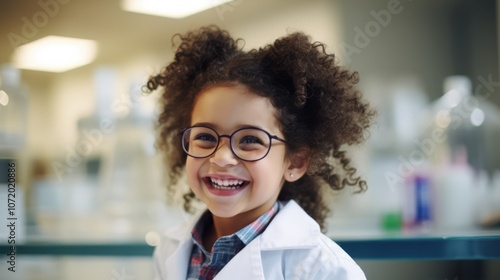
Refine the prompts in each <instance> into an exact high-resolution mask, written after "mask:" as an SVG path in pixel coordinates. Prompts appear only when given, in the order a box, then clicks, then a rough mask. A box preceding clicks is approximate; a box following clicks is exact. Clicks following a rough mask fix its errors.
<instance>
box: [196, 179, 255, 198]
mask: <svg viewBox="0 0 500 280" xmlns="http://www.w3.org/2000/svg"><path fill="white" fill-rule="evenodd" d="M205 185H206V186H207V189H208V191H209V192H210V193H212V194H214V195H217V196H231V195H235V194H237V193H239V192H241V191H242V190H243V189H245V188H246V186H247V185H248V183H245V184H244V185H243V186H242V187H240V188H237V189H234V190H220V189H216V188H214V187H212V184H211V183H210V182H209V181H206V180H205Z"/></svg>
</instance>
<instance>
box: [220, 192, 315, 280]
mask: <svg viewBox="0 0 500 280" xmlns="http://www.w3.org/2000/svg"><path fill="white" fill-rule="evenodd" d="M290 218H293V220H291V219H290ZM320 234H321V231H320V228H319V225H318V224H317V223H316V222H315V221H314V220H313V219H312V218H311V217H309V216H308V215H307V214H306V212H305V211H304V210H303V209H302V208H301V207H300V206H299V205H298V204H297V203H296V202H295V201H293V200H291V201H289V202H288V203H286V205H285V207H283V208H282V209H281V210H280V211H279V212H278V214H276V216H275V217H274V219H273V220H272V221H271V223H270V224H269V226H268V227H267V229H266V230H265V231H264V232H263V233H262V234H261V235H260V236H257V237H256V238H255V239H254V240H253V241H252V242H250V244H248V245H247V246H245V248H243V249H242V250H241V251H240V252H239V253H238V254H236V256H234V257H233V259H231V261H230V262H229V263H227V265H226V266H225V267H224V268H223V269H222V270H221V271H220V272H219V273H218V274H217V276H216V277H215V279H234V278H235V275H238V276H237V278H238V279H239V280H255V279H265V277H264V270H263V263H262V262H263V261H262V254H261V252H262V251H271V250H293V249H310V248H313V247H314V246H315V245H316V244H315V242H317V237H318V235H320Z"/></svg>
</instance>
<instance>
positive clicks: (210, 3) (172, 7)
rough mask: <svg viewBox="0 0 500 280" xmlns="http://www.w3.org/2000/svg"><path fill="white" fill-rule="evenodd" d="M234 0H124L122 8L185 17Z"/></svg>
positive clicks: (172, 16)
mask: <svg viewBox="0 0 500 280" xmlns="http://www.w3.org/2000/svg"><path fill="white" fill-rule="evenodd" d="M231 1H232V0H184V1H180V0H163V1H161V0H122V3H121V6H122V9H123V10H125V11H129V12H134V13H141V14H148V15H155V16H161V17H169V18H183V17H187V16H190V15H193V14H196V13H199V12H201V11H204V10H208V9H210V8H213V7H216V6H219V5H221V4H224V3H227V2H231Z"/></svg>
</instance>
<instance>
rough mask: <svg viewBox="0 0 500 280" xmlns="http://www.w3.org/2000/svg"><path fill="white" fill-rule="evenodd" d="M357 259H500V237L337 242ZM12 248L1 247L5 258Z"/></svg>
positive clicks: (94, 247) (100, 252) (78, 247)
mask: <svg viewBox="0 0 500 280" xmlns="http://www.w3.org/2000/svg"><path fill="white" fill-rule="evenodd" d="M335 241H336V242H337V244H339V245H340V246H341V247H342V248H343V249H344V250H345V251H346V252H347V253H348V254H349V255H350V256H351V257H352V258H354V259H357V260H491V259H500V235H484V236H458V237H446V236H441V237H438V236H433V237H401V238H372V239H352V240H346V239H344V240H342V239H335ZM9 247H10V246H9V245H7V244H1V245H0V251H1V254H2V255H5V254H6V253H7V251H8V250H9ZM153 250H154V247H153V246H150V245H148V244H146V243H145V242H138V241H134V242H121V243H114V242H107V243H98V242H92V243H90V242H89V243H86V242H78V243H59V242H28V243H25V244H21V245H17V246H16V255H32V256H33V255H35V256H53V257H59V256H61V257H63V256H93V257H109V256H121V257H151V256H152V254H153Z"/></svg>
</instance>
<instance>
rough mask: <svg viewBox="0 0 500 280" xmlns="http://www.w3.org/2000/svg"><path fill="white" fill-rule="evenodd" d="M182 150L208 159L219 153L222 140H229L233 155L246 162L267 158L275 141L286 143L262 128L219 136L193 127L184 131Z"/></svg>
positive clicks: (191, 155) (206, 128)
mask: <svg viewBox="0 0 500 280" xmlns="http://www.w3.org/2000/svg"><path fill="white" fill-rule="evenodd" d="M181 135H182V149H183V150H184V152H186V154H187V155H188V156H190V157H194V158H206V157H209V156H211V155H213V154H214V153H215V151H217V149H218V147H219V144H220V139H221V138H223V137H226V138H228V139H229V143H230V147H231V151H232V152H233V154H234V155H235V156H236V157H237V158H239V159H241V160H244V161H258V160H261V159H263V158H264V157H266V156H267V154H268V153H269V151H270V150H271V142H272V140H273V139H276V140H278V141H281V142H283V143H286V141H285V140H284V139H282V138H279V137H278V136H276V135H271V134H269V132H267V131H265V130H263V129H260V128H254V127H250V128H240V129H238V130H236V131H235V132H233V133H232V134H231V135H227V134H223V135H219V133H217V131H215V130H214V129H212V128H210V127H205V126H192V127H188V128H186V129H184V130H183V131H182V132H181Z"/></svg>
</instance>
